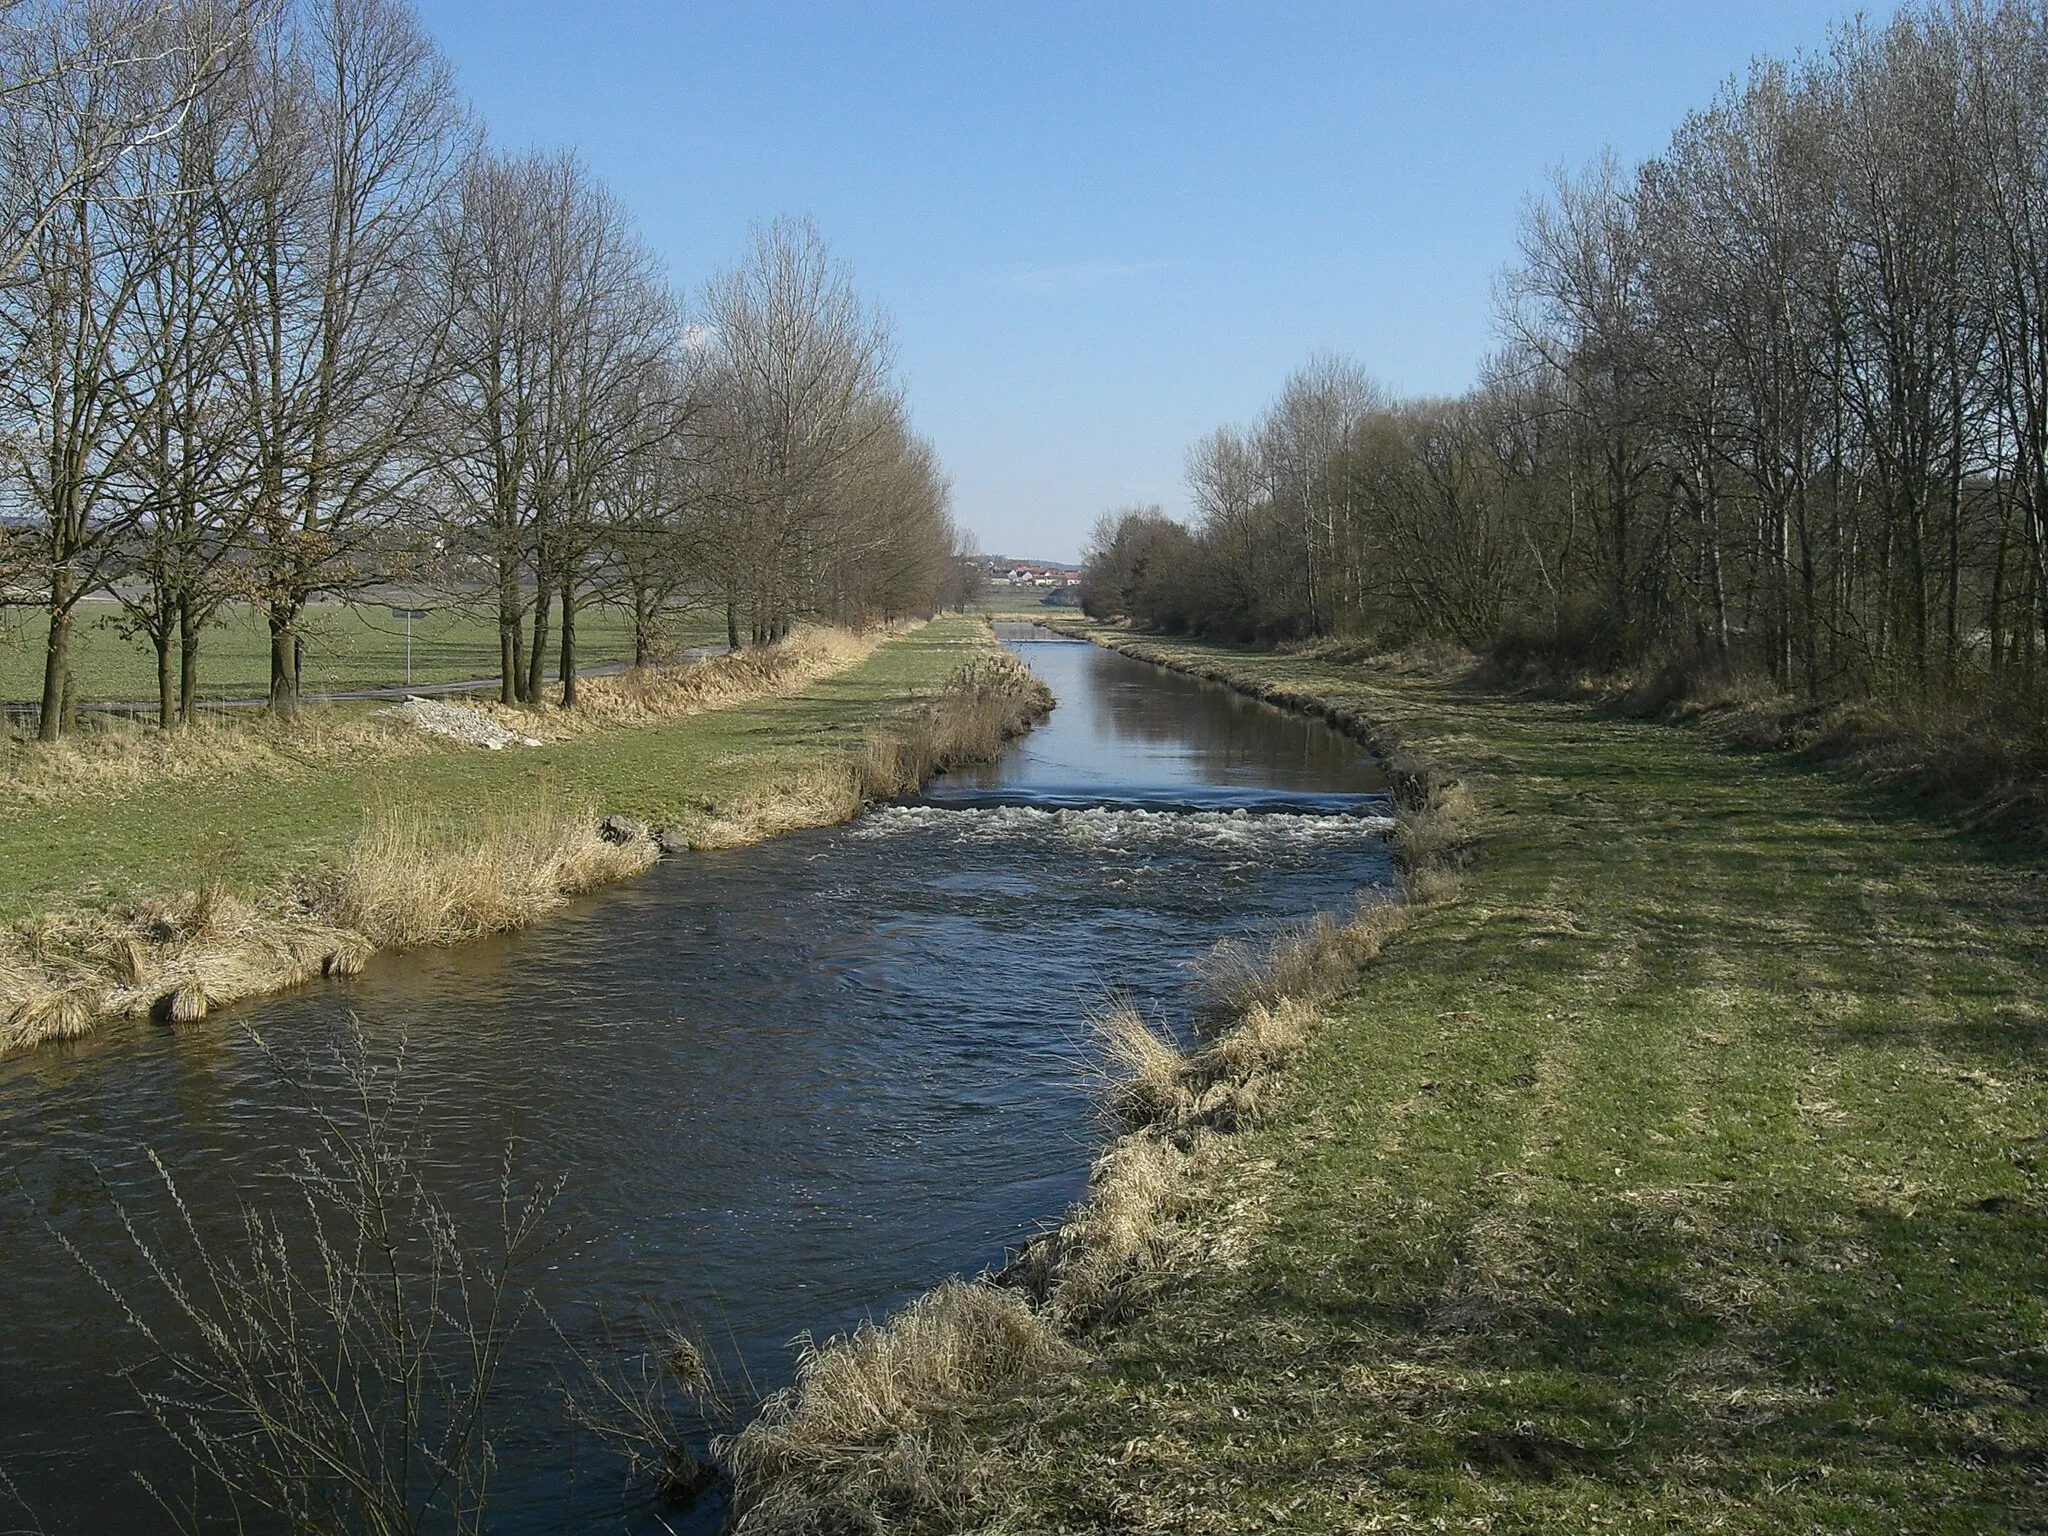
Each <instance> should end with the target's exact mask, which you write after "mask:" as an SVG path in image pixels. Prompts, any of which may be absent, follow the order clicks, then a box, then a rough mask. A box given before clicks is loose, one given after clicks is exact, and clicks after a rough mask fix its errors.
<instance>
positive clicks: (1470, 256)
mask: <svg viewBox="0 0 2048 1536" xmlns="http://www.w3.org/2000/svg"><path fill="white" fill-rule="evenodd" d="M421 9H422V13H423V15H424V17H425V19H426V22H427V24H428V26H429V27H430V28H431V29H432V31H433V32H434V34H435V36H436V37H438V38H439V39H440V41H441V44H442V46H443V47H444V48H445V49H446V50H447V52H448V54H449V56H450V57H451V58H452V59H453V61H454V63H455V67H456V70H457V72H458V75H459V77H460V80H461V83H462V86H463V88H464V90H465V91H466V92H467V93H468V95H469V96H470V98H471V99H472V100H473V101H474V102H475V104H476V106H477V108H478V110H479V111H480V112H481V114H482V115H483V117H484V118H485V119H486V121H487V122H488V123H489V124H490V127H491V130H492V132H493V135H494V137H495V138H496V140H497V141H498V142H499V143H500V144H502V145H504V146H506V147H508V148H515V149H517V148H528V147H555V146H561V145H573V146H575V147H577V148H578V149H580V150H581V152H582V153H583V155H584V156H585V158H586V159H587V160H588V161H589V162H590V163H591V164H592V165H593V166H594V167H595V168H596V169H597V171H598V172H599V173H600V174H601V175H603V176H604V177H605V178H606V179H607V180H609V181H610V182H611V183H612V184H613V185H614V186H615V187H616V188H618V190H619V191H620V192H621V193H622V194H623V195H624V197H625V198H626V199H627V200H628V201H629V203H630V204H631V205H632V207H633V208H634V209H635V210H636V212H637V214H638V216H639V218H640V221H641V225H642V228H643V229H644V231H645V232H646V234H647V236H648V238H649V239H650V241H652V243H653V244H654V245H655V246H656V248H657V249H658V250H660V251H661V252H662V254H663V255H664V256H665V258H666V259H667V261H668V263H669V266H670V270H671V273H672V275H673V277H674V279H675V280H676V282H677V283H678V284H679V285H680V286H682V287H684V288H686V289H690V288H695V287H696V286H697V285H698V284H699V283H700V282H701V281H702V280H703V278H704V277H705V276H706V275H707V274H709V273H710V272H711V271H713V270H714V269H716V268H718V267H720V266H722V265H724V264H726V263H729V262H730V261H732V260H733V259H734V258H735V257H736V255H737V254H738V253H739V251H740V249H741V247H742V244H743V242H744V240H745V236H746V229H747V225H748V222H749V220H751V219H754V218H757V217H765V216H770V215H773V214H776V213H809V214H811V215H812V216H813V217H814V218H816V220H817V221H818V224H819V226H820V227H821V229H822V230H823V231H824V233H825V235H826V236H827V238H828V239H829V240H830V241H831V242H832V245H833V247H834V249H835V251H836V252H837V253H838V254H839V255H840V256H841V257H843V258H844V259H845V260H847V261H848V262H850V263H851V264H852V266H853V268H854V271H855V274H856V279H857V281H858V283H859V286H860V287H861V289H862V291H863V292H864V293H865V294H866V295H867V296H869V297H870V298H871V299H873V300H875V301H878V302H879V303H880V304H882V305H883V306H884V307H885V308H886V309H887V310H888V312H889V313H890V315H891V317H892V318H893V320H894V322H895V329H896V335H897V340H898V346H899V354H900V362H901V368H902V373H903V375H904V378H905V380H906V382H907V385H908V389H909V397H910V402H911V407H912V410H913V412H914V414H915V416H916V419H917V422H918V425H919V427H920V428H921V429H922V430H923V431H924V432H925V433H927V434H928V435H929V436H930V437H931V438H932V439H933V440H934V441H935V442H936V444H937V446H938V451H939V454H940V457H941V459H942V460H943V462H944V463H945V465H946V468H947V470H948V472H949V473H950V474H951V476H952V478H953V485H954V505H955V511H956V513H957V515H958V516H959V518H960V521H961V522H962V523H963V524H964V525H965V526H966V527H967V528H969V529H971V530H972V531H973V532H974V533H975V534H976V535H977V536H978V537H979V539H980V542H981V547H982V548H983V549H984V550H987V551H989V552H991V553H996V552H1001V553H1007V554H1014V555H1035V556H1040V557H1044V558H1050V559H1071V558H1074V557H1075V555H1076V553H1077V551H1078V549H1079V548H1080V545H1081V543H1082V541H1083V539H1084V538H1085V537H1086V535H1087V530H1088V528H1089V526H1090V524H1091V523H1093V521H1094V520H1095V518H1096V517H1097V516H1098V515H1099V514H1100V513H1102V512H1103V511H1105V510H1107V509H1109V508H1111V507H1113V506H1116V505H1119V504H1122V503H1126V502H1131V501H1139V500H1144V501H1159V502H1162V503H1164V504H1165V506H1166V507H1167V508H1168V510H1170V511H1175V512H1179V511H1182V510H1184V508H1185V504H1186V493H1185V489H1184V487H1183V485H1182V481H1181V470H1182V456H1183V454H1184V452H1185V450H1186V447H1187V445H1188V444H1189V443H1190V442H1191V441H1193V440H1194V439H1195V438H1196V437H1198V436H1200V435H1201V434H1202V433H1204V432H1206V431H1208V430H1209V429H1210V428H1211V427H1213V426H1216V425H1218V424H1221V423H1223V422H1227V421H1243V420H1246V419H1248V418H1250V417H1251V416H1252V415H1254V414H1255V413H1256V412H1257V411H1258V410H1259V409H1260V408H1261V407H1262V405H1263V404H1264V403H1265V402H1266V401H1267V400H1268V399H1269V398H1270V397H1271V396H1272V395H1273V394H1274V392H1275V391H1276V390H1277V389H1278V387H1279V385H1280V383H1281V380H1282V379H1283V378H1284V377H1285V376H1286V374H1287V372H1288V371H1289V370H1290V369H1291V368H1293V367H1294V366H1296V365H1297V364H1298V363H1300V362H1301V361H1302V360H1303V359H1305V358H1306V357H1307V356H1308V355H1309V354H1310V353H1311V352H1313V351H1315V350H1317V349H1327V350H1332V351H1337V352H1342V353H1346V354H1348V355H1350V356H1353V357H1355V358H1357V359H1358V360H1359V361H1360V362H1361V363H1363V364H1364V365H1365V366H1366V367H1367V368H1368V369H1369V370H1370V371H1371V372H1372V373H1374V374H1375V375H1377V376H1378V377H1379V378H1381V379H1382V380H1384V381H1385V382H1386V383H1387V384H1389V385H1391V386H1392V387H1394V388H1395V389H1397V390H1400V391H1402V392H1404V393H1445V392H1452V391H1456V390H1458V389H1461V388H1463V387H1464V386H1465V385H1466V384H1467V383H1468V382H1469V381H1470V380H1471V378H1472V377H1473V373H1474V370H1475V368H1476V367H1477V365H1478V363H1479V360H1480V359H1481V358H1482V357H1483V356H1484V354H1485V353H1486V352H1487V351H1488V350H1489V349H1490V348H1491V346H1492V328H1491V327H1492V322H1491V298H1490V292H1491V285H1492V282H1493V278H1494V276H1495V274H1496V273H1497V272H1498V271H1499V270H1500V268H1501V267H1502V265H1503V264H1504V263H1506V262H1507V261H1508V260H1509V258H1510V257H1511V255H1512V253H1513V250H1514V235H1515V225H1516V219H1517V217H1518V214H1519V212H1520V209H1521V206H1522V203H1523V200H1524V199H1525V198H1526V197H1527V196H1528V195H1529V194H1530V193H1532V192H1534V191H1535V190H1537V189H1538V188H1540V186H1541V185H1542V184H1543V181H1544V178H1545V176H1546V175H1547V173H1548V171H1549V169H1550V168H1551V167H1553V166H1557V165H1576V164H1578V163H1581V162H1583V161H1584V160H1585V159H1586V158H1588V157H1589V156H1591V155H1593V154H1595V153H1597V152H1598V151H1599V150H1600V149H1601V147H1602V146H1603V145H1610V144H1611V145H1612V146H1613V147H1614V148H1615V150H1616V151H1617V152H1618V153H1620V154H1621V155H1622V156H1623V157H1624V158H1625V159H1629V160H1634V159H1637V158H1640V157H1642V156H1644V155H1646V154H1650V153H1654V152H1655V151H1656V150H1657V149H1658V148H1660V147H1661V145H1662V144H1663V142H1664V141H1665V139H1666V138H1667V137H1668V135H1669V133H1670V131H1671V129H1672V127H1673V126H1674V125H1675V124H1676V123H1677V121H1678V120H1679V118H1680V117H1681V116H1683V114H1684V113H1685V111H1686V110H1687V109H1688V108H1690V107H1693V106H1696V105H1701V104H1704V103H1705V102H1706V101H1707V100H1708V98H1709V97H1711V95H1712V94H1713V92H1714V90H1715V88H1716V87H1717V86H1718V84H1719V83H1720V82H1721V81H1722V80H1724V79H1725V78H1727V77H1728V76H1729V75H1730V74H1733V73H1737V72H1740V71H1741V70H1742V69H1743V68H1745V66H1746V65H1747V62H1748V61H1749V59H1751V58H1752V57H1753V56H1755V55H1756V54H1758V53H1776V54H1791V53H1794V52H1796V51H1798V50H1800V49H1802V48H1808V49H1810V48H1816V47H1819V46H1821V45H1822V44H1823V43H1824V41H1825V37H1826V32H1827V27H1828V24H1829V22H1830V21H1831V20H1834V19H1836V18H1838V17H1839V16H1841V15H1843V14H1844V13H1845V10H1844V7H1843V6H1841V5H1839V4H1821V3H1813V0H1771V3H1760V0H1730V3H1694V4H1667V3H1659V0H1639V3H1637V4H1632V5H1607V4H1540V3H1538V4H1526V5H1510V4H1478V3H1470V4H1437V5H1427V4H1420V3H1417V4H1405V5H1379V4H1373V5H1367V4H1352V5H1329V4H1289V3H1280V0H1273V3H1264V4H1253V3H1236V4H1199V3H1181V4H1135V3H1133V4H1120V3H1115V0H1098V3H1094V4H1052V3H1022V0H1011V3H1008V4H993V3H989V4H964V3H962V4H857V5H856V4H843V5H799V4H757V3H749V0H721V3H716V4H701V5H699V4H658V3H653V0H637V3H619V0H611V3H606V4H589V3H584V4H570V3H547V0H526V3H522V4H517V5H506V4H503V3H502V0H422V5H421Z"/></svg>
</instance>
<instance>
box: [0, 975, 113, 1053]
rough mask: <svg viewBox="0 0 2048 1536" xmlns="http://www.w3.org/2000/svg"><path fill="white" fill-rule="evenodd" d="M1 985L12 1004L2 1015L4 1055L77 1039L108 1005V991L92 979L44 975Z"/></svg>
mask: <svg viewBox="0 0 2048 1536" xmlns="http://www.w3.org/2000/svg"><path fill="white" fill-rule="evenodd" d="M11 979H12V978H9V977H7V976H6V975H5V973H4V972H0V987H4V988H5V992H4V993H0V995H4V996H5V997H6V998H7V1000H8V1002H9V1003H10V1004H11V1006H9V1007H7V1010H6V1013H5V1014H4V1016H0V1055H5V1054H6V1053H7V1052H9V1051H15V1050H25V1049H27V1048H28V1047H29V1046H32V1045H41V1044H43V1043H44V1042H45V1041H49V1040H75V1039H77V1038H78V1037H79V1036H80V1035H83V1034H85V1033H87V1032H88V1031H89V1030H91V1028H92V1026H93V1023H94V1021H95V1020H96V1019H98V1017H99V1015H100V1013H101V1012H102V1010H103V1009H104V1006H105V997H106V994H105V992H104V991H103V990H102V989H101V988H98V987H95V986H93V985H92V984H91V983H90V982H82V981H76V982H71V983H69V984H62V983H60V984H50V983H47V982H45V981H44V980H43V979H42V978H40V977H38V978H35V979H34V981H32V982H25V983H21V982H18V983H16V984H14V985H11V986H10V985H7V983H8V982H9V981H10V980H11Z"/></svg>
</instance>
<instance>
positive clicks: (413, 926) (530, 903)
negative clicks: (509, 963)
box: [320, 800, 659, 949]
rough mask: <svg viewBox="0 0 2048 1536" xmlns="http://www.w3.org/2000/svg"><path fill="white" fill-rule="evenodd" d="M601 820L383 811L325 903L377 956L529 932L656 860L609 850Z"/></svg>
mask: <svg viewBox="0 0 2048 1536" xmlns="http://www.w3.org/2000/svg"><path fill="white" fill-rule="evenodd" d="M597 822H598V818H597V816H596V815H595V814H594V813H592V812H590V811H587V810H581V809H579V810H575V811H565V810H564V809H563V808H562V807H561V806H559V805H557V804H555V803H554V802H552V801H550V800H543V801H540V802H538V803H535V804H531V805H512V806H501V807H499V808H497V809H496V810H494V811H492V812H490V813H489V814H487V815H486V816H485V817H483V818H482V820H481V824H480V825H475V824H469V823H456V824H450V823H447V822H439V821H435V820H433V819H431V818H429V817H426V816H423V815H421V814H420V813H419V812H417V811H413V810H410V809H405V808H396V807H386V808H384V809H382V810H380V811H378V812H376V813H374V814H373V815H372V817H371V819H370V821H369V823H368V824H367V825H366V826H365V827H364V829H363V832H362V834H361V835H360V836H359V837H358V838H357V839H356V845H355V847H354V849H353V850H352V851H351V852H350V854H349V858H348V862H347V864H346V865H344V866H343V868H342V870H341V873H340V876H339V877H338V878H337V880H336V881H335V882H334V885H333V887H332V889H331V890H330V891H328V892H325V893H323V894H322V897H321V903H320V904H321V906H322V907H323V908H324V909H325V914H326V915H327V916H328V917H329V918H330V919H331V920H332V921H333V922H334V923H335V924H336V925H338V926H340V927H343V928H348V929H353V930H354V931H355V932H356V933H359V934H361V935H362V937H363V938H364V939H365V940H366V941H367V942H368V943H369V945H370V946H371V947H372V948H375V949H389V948H401V947H411V946H414V945H421V944H455V943H459V942H461V941H462V940H465V939H473V938H477V937H480V936H481V935H483V934H487V933H501V932H504V931H505V930H507V929H512V928H523V927H525V926H527V925H528V924H529V923H532V922H533V921H534V920H535V919H537V918H539V917H541V916H543V915H545V914H546V913H548V912H551V911H553V910H554V909H555V908H557V907H559V906H561V905H562V903H563V902H565V901H566V900H568V899H569V898H570V897H571V896H574V895H578V894H580V893H581V892H584V891H589V890H594V889H596V888H597V887H598V886H600V885H606V884H609V883H610V882H611V881H614V880H623V879H625V878H626V877H627V876H629V875H636V874H639V873H640V872H642V871H643V870H645V869H646V868H648V866H650V865H651V864H653V863H654V861H655V859H656V858H657V857H659V851H658V850H657V849H656V848H655V846H654V844H653V843H652V842H647V841H641V842H635V843H609V842H606V841H605V840H604V839H603V838H602V837H600V836H599V835H598V831H597Z"/></svg>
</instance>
